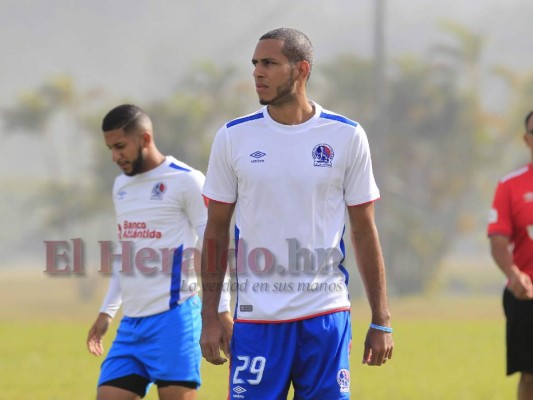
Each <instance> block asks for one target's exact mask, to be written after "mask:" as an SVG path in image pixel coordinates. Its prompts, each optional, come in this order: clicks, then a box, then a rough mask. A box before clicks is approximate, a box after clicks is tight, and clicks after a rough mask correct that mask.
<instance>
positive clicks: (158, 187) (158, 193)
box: [150, 182, 167, 200]
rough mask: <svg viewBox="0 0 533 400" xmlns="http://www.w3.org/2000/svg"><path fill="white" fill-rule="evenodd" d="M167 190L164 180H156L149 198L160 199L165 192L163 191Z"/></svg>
mask: <svg viewBox="0 0 533 400" xmlns="http://www.w3.org/2000/svg"><path fill="white" fill-rule="evenodd" d="M166 190H167V186H166V185H165V183H164V182H158V183H156V184H155V185H154V187H153V188H152V195H151V196H150V199H151V200H162V199H163V195H164V194H165V191H166Z"/></svg>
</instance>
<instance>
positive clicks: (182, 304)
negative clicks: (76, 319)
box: [87, 104, 233, 400]
mask: <svg viewBox="0 0 533 400" xmlns="http://www.w3.org/2000/svg"><path fill="white" fill-rule="evenodd" d="M102 130H103V132H104V139H105V143H106V145H107V147H108V148H109V149H110V150H111V153H112V157H113V161H114V162H115V163H117V165H118V166H119V167H120V168H121V169H122V172H123V174H121V175H120V176H118V177H117V178H116V180H115V183H114V186H113V201H114V203H115V210H116V215H117V224H118V236H119V243H120V245H119V246H117V247H120V249H121V250H120V249H119V250H117V251H115V250H114V252H115V253H120V252H121V257H120V258H118V257H117V258H118V260H116V262H115V263H114V271H113V275H112V277H111V280H110V285H109V289H108V293H107V295H106V297H105V299H104V302H103V305H102V307H101V309H100V314H99V315H98V317H97V319H96V321H95V322H94V324H93V325H92V327H91V329H90V331H89V334H88V338H87V346H88V349H89V351H90V352H91V353H92V354H95V355H101V354H103V348H102V337H103V336H104V335H105V333H106V332H107V330H108V328H109V326H110V323H111V320H112V318H113V317H114V315H115V313H116V312H117V310H118V308H119V307H120V306H121V305H122V309H123V314H124V317H123V318H122V320H121V322H120V326H119V328H118V331H117V336H116V338H115V340H114V342H113V344H112V346H111V349H110V351H109V353H108V355H107V357H106V358H105V360H104V362H103V363H102V368H101V372H100V379H99V381H98V391H97V398H98V399H99V400H104V399H105V400H134V399H140V398H142V397H144V396H145V394H146V393H147V391H148V389H149V387H150V385H151V384H152V383H155V384H156V385H157V387H158V394H159V399H161V400H193V399H196V398H197V389H198V387H199V386H200V383H201V381H200V360H201V352H200V346H199V339H200V329H201V328H200V325H201V320H200V299H199V297H198V290H197V287H198V284H197V281H196V274H195V269H194V265H193V262H194V257H193V256H194V254H195V253H196V251H195V249H196V244H197V240H198V238H202V236H203V232H204V230H205V224H206V218H207V211H206V207H205V204H204V200H203V198H202V186H203V184H204V179H205V178H204V175H203V174H202V173H201V172H200V171H197V170H194V169H193V168H191V167H190V166H188V165H187V164H185V163H183V162H181V161H178V160H176V159H175V158H174V157H171V156H164V155H163V154H162V153H161V152H160V151H159V150H158V149H157V147H156V145H155V143H154V137H153V130H152V122H151V120H150V118H149V116H148V115H147V114H146V113H145V112H144V111H143V110H142V109H141V108H139V107H137V106H135V105H129V104H125V105H121V106H118V107H116V108H114V109H113V110H111V111H110V112H109V113H108V114H107V115H106V116H105V118H104V119H103V122H102ZM228 296H229V292H227V291H225V292H224V296H223V298H222V300H221V303H220V305H219V310H218V311H219V312H220V314H219V317H220V318H221V320H222V321H224V322H223V323H224V326H225V329H226V330H227V333H228V334H229V335H231V329H232V325H233V321H232V319H231V316H230V314H229V297H228Z"/></svg>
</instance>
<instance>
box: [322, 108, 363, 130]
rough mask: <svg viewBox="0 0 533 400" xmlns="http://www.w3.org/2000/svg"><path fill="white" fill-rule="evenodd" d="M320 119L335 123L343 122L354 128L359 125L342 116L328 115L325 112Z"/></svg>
mask: <svg viewBox="0 0 533 400" xmlns="http://www.w3.org/2000/svg"><path fill="white" fill-rule="evenodd" d="M320 118H326V119H331V120H333V121H338V122H342V123H343V124H348V125H351V126H354V127H355V126H357V125H358V124H357V122H355V121H352V120H351V119H348V118H346V117H343V116H342V115H337V114H328V113H325V112H324V111H322V112H321V113H320Z"/></svg>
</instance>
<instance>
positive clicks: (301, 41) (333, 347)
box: [200, 28, 393, 400]
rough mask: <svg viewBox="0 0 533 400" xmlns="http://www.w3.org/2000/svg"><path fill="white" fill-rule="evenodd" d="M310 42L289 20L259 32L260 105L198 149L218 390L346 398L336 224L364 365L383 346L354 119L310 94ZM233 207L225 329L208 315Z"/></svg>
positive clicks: (346, 319) (346, 339) (365, 150)
mask: <svg viewBox="0 0 533 400" xmlns="http://www.w3.org/2000/svg"><path fill="white" fill-rule="evenodd" d="M312 63H313V50H312V45H311V42H310V41H309V39H308V38H307V37H306V36H305V35H304V34H303V33H301V32H299V31H297V30H295V29H290V28H281V29H276V30H273V31H270V32H268V33H266V34H265V35H263V36H262V37H261V38H260V39H259V42H258V44H257V46H256V48H255V53H254V55H253V58H252V64H253V66H254V72H253V76H254V79H255V85H256V91H257V94H258V96H259V101H260V103H261V104H262V105H264V107H263V108H261V109H260V110H259V111H257V112H255V113H253V114H250V115H248V116H245V117H242V118H238V119H235V120H233V121H231V122H229V123H227V124H225V125H224V126H222V127H221V128H220V129H219V131H218V132H217V134H216V137H215V140H214V142H213V147H212V150H211V155H210V160H209V167H208V172H207V178H206V183H205V185H204V196H205V197H207V198H208V199H209V206H208V221H207V227H206V231H205V236H204V247H203V249H204V250H203V252H202V283H203V285H204V288H203V290H204V300H203V307H202V321H203V326H202V336H201V340H200V343H201V347H202V355H203V357H204V358H206V360H207V361H209V362H211V363H213V364H221V363H223V362H225V360H226V359H225V358H224V356H223V355H222V354H221V351H223V352H224V353H225V354H226V357H228V356H229V357H230V358H231V362H230V387H229V397H228V398H229V399H249V400H252V399H253V400H261V399H265V400H274V399H276V400H279V399H284V398H286V397H287V393H288V388H289V386H290V384H291V383H292V385H293V387H294V391H295V399H307V400H311V399H313V400H316V399H327V400H334V399H347V398H349V397H350V372H349V371H350V367H349V352H350V347H351V343H350V342H351V326H350V324H351V322H350V299H349V294H348V288H347V284H348V267H347V266H345V265H344V264H343V261H344V239H343V233H344V229H345V216H346V212H347V214H348V218H349V221H350V228H349V234H350V236H351V241H352V245H353V246H354V250H355V254H356V259H357V264H358V268H359V271H360V275H361V277H362V280H363V283H364V286H365V288H366V294H367V297H368V301H369V304H370V308H371V312H372V318H371V321H369V322H370V325H369V329H368V332H367V336H366V340H365V343H364V352H363V359H362V361H363V363H366V364H368V365H375V366H379V365H382V364H384V363H385V362H386V360H388V359H390V358H391V356H392V351H393V339H392V334H391V333H392V328H391V327H390V318H391V317H390V312H389V306H388V301H387V295H386V279H385V270H384V263H383V257H382V253H381V248H380V244H379V239H378V233H377V229H376V226H375V222H374V203H373V202H374V201H375V200H376V199H378V197H379V191H378V188H377V186H376V183H375V181H374V176H373V172H372V163H371V158H370V151H369V146H368V141H367V137H366V134H365V131H364V130H363V128H362V127H361V125H359V124H358V123H356V122H354V121H351V120H349V119H347V118H345V117H343V116H341V115H338V114H336V113H333V112H331V111H327V110H325V109H323V108H322V107H321V106H320V105H319V104H317V103H315V102H313V101H309V100H308V99H307V96H306V82H307V80H308V78H309V75H310V73H311V66H312ZM234 210H235V213H236V227H235V232H236V234H235V235H236V260H237V263H236V274H237V282H236V283H237V285H238V293H237V304H236V310H235V317H234V322H235V324H234V330H233V336H232V339H231V340H229V338H228V337H227V336H226V333H225V330H224V326H223V324H222V323H221V320H220V318H219V316H218V314H217V303H218V301H219V296H220V290H219V288H220V284H221V282H222V279H223V277H224V271H225V269H226V265H225V264H226V263H225V260H226V259H227V252H228V246H229V237H230V236H229V229H228V228H229V225H230V220H231V218H232V215H233V212H234Z"/></svg>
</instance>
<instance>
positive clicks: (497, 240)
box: [490, 236, 519, 279]
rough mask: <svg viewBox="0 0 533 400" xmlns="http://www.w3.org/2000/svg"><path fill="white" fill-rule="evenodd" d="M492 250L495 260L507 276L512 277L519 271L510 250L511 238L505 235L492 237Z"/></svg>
mask: <svg viewBox="0 0 533 400" xmlns="http://www.w3.org/2000/svg"><path fill="white" fill-rule="evenodd" d="M490 250H491V254H492V258H493V259H494V262H495V263H496V265H497V266H498V268H500V270H501V271H502V272H503V273H504V274H505V276H507V278H509V279H511V277H512V276H513V275H514V274H516V273H518V272H519V270H518V267H517V266H516V265H514V262H513V255H512V254H511V252H510V250H509V239H507V238H506V237H504V236H492V237H491V238H490Z"/></svg>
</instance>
